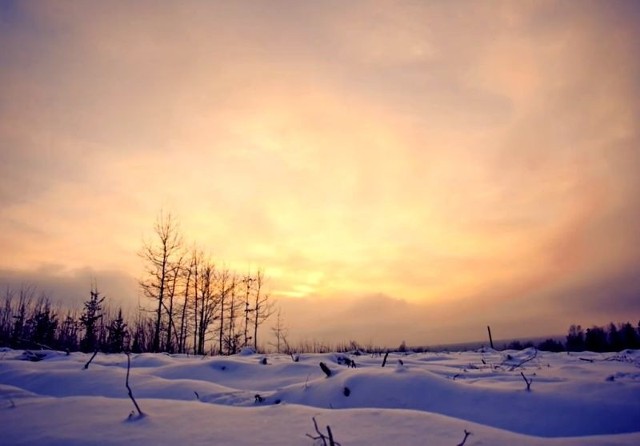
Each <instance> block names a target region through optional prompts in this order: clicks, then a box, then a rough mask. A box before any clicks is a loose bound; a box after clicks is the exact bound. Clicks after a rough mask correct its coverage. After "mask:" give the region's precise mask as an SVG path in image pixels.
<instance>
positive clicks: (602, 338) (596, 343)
mask: <svg viewBox="0 0 640 446" xmlns="http://www.w3.org/2000/svg"><path fill="white" fill-rule="evenodd" d="M584 347H585V349H586V350H589V351H591V352H606V351H609V345H608V344H607V333H606V332H605V331H604V329H603V328H602V327H595V326H594V327H591V328H587V332H586V334H585V336H584Z"/></svg>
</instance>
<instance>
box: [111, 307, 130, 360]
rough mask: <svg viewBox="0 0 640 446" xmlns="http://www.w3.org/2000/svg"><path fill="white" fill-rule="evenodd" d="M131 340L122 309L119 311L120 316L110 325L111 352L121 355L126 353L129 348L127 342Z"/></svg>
mask: <svg viewBox="0 0 640 446" xmlns="http://www.w3.org/2000/svg"><path fill="white" fill-rule="evenodd" d="M128 338H129V331H128V330H127V324H126V323H125V322H124V319H123V317H122V308H119V309H118V316H117V317H116V318H115V319H114V320H113V321H111V324H110V325H109V339H108V345H109V351H110V352H112V353H120V352H122V351H124V350H125V349H126V348H127V347H128V346H127V345H126V344H127V342H126V341H127V340H128Z"/></svg>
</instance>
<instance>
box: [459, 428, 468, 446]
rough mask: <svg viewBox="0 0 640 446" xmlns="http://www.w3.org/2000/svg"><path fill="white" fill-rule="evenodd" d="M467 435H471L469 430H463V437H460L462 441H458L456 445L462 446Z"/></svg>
mask: <svg viewBox="0 0 640 446" xmlns="http://www.w3.org/2000/svg"><path fill="white" fill-rule="evenodd" d="M469 435H471V432H469V431H468V430H466V429H465V430H464V438H463V439H462V441H461V442H460V443H458V446H464V444H465V443H466V441H467V438H469Z"/></svg>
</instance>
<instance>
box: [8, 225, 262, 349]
mask: <svg viewBox="0 0 640 446" xmlns="http://www.w3.org/2000/svg"><path fill="white" fill-rule="evenodd" d="M139 255H140V257H141V259H142V261H143V262H144V266H145V273H144V276H143V277H142V278H141V279H140V280H139V284H140V287H141V289H142V291H143V294H144V296H145V297H146V298H147V302H149V303H151V305H152V306H151V308H146V307H143V308H139V311H138V312H137V314H136V315H135V317H133V318H131V317H129V318H128V320H126V318H125V316H123V312H122V308H118V309H117V310H116V311H114V310H112V309H110V308H109V306H108V305H106V304H105V296H101V295H100V292H99V291H98V289H97V286H96V285H95V284H92V286H91V290H90V292H89V297H88V298H87V300H86V301H85V302H84V304H83V309H82V310H81V311H77V310H63V309H60V308H54V307H53V305H52V301H51V299H50V298H49V297H48V296H47V295H44V294H41V295H39V296H38V295H37V294H36V290H35V289H34V288H33V287H29V286H23V287H22V288H20V289H19V290H12V289H7V290H6V291H5V293H4V296H3V301H0V305H1V308H0V345H2V346H8V347H12V348H33V347H37V346H41V347H46V348H52V349H56V350H68V351H78V350H79V351H84V352H91V351H95V350H101V351H104V352H121V351H132V352H138V353H140V352H155V353H157V352H168V353H193V354H198V355H203V354H207V353H208V354H234V353H237V352H239V351H240V349H242V348H243V347H252V348H254V349H255V350H258V348H259V346H260V344H259V342H258V341H259V338H258V337H259V328H260V326H261V325H262V324H263V323H264V322H265V321H266V320H267V319H268V318H269V317H270V316H271V315H272V314H273V312H274V311H273V302H272V300H271V298H270V296H269V294H268V293H266V292H265V289H264V288H265V276H264V273H263V271H262V270H258V271H256V272H255V273H247V274H244V275H240V274H237V273H235V272H232V271H230V270H229V269H228V268H225V267H218V266H217V265H216V264H215V263H214V262H213V260H212V259H211V258H210V257H209V256H207V255H205V254H204V253H203V252H202V250H200V249H198V248H197V247H193V248H190V249H187V248H186V244H185V242H184V240H183V237H182V235H181V233H180V231H179V227H178V224H177V222H176V220H175V219H174V218H173V217H172V216H171V215H170V214H167V215H165V214H162V213H161V214H160V216H159V217H158V219H157V220H156V223H155V226H154V236H153V238H152V239H151V240H148V241H145V242H144V243H143V247H142V249H141V250H140V252H139Z"/></svg>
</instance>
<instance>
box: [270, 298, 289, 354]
mask: <svg viewBox="0 0 640 446" xmlns="http://www.w3.org/2000/svg"><path fill="white" fill-rule="evenodd" d="M271 331H272V332H273V335H274V336H275V337H276V351H277V352H278V353H282V347H283V346H286V344H287V335H288V334H289V330H288V329H287V328H286V327H285V325H284V321H283V318H282V308H280V307H278V312H277V313H276V324H275V325H274V326H273V327H271Z"/></svg>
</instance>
